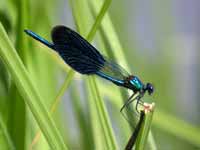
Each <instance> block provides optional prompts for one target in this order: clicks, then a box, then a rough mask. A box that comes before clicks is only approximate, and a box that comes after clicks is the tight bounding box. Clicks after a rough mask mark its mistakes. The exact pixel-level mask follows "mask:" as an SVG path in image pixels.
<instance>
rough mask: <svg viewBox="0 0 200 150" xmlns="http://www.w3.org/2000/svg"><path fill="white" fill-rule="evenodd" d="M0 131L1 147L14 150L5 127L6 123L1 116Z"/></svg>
mask: <svg viewBox="0 0 200 150" xmlns="http://www.w3.org/2000/svg"><path fill="white" fill-rule="evenodd" d="M0 132H1V138H0V145H1V149H11V150H14V149H15V147H14V144H13V142H12V139H11V137H10V134H9V132H8V130H7V128H6V125H5V123H4V121H3V120H2V118H1V117H0Z"/></svg>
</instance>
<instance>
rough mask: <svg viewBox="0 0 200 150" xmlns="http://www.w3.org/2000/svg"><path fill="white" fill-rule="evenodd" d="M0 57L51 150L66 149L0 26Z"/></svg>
mask: <svg viewBox="0 0 200 150" xmlns="http://www.w3.org/2000/svg"><path fill="white" fill-rule="evenodd" d="M0 37H1V39H0V57H1V59H2V60H3V62H4V64H5V65H6V67H7V68H8V70H9V71H10V74H11V76H12V78H13V81H14V82H15V84H16V87H17V89H18V90H19V92H20V93H21V95H22V97H23V98H24V100H25V102H26V103H27V104H28V106H29V108H30V110H31V112H32V113H33V115H34V117H35V119H36V121H37V123H38V125H39V126H40V128H41V130H42V131H43V133H44V135H45V137H46V140H47V142H48V143H49V145H50V146H51V148H52V149H67V147H66V146H65V143H64V140H63V138H62V137H61V135H60V134H59V132H58V130H57V128H56V126H55V124H54V122H53V119H52V118H51V117H50V114H49V113H48V111H47V109H46V108H45V106H44V105H43V103H42V98H41V96H40V95H39V93H38V92H37V89H36V88H35V85H34V83H33V82H32V80H31V79H30V76H29V74H28V72H27V71H26V69H25V67H24V65H23V63H22V62H21V60H20V58H19V56H18V55H17V53H16V51H15V49H14V47H13V46H12V44H11V42H10V40H9V38H8V36H7V34H6V32H5V30H4V28H3V26H2V25H1V24H0Z"/></svg>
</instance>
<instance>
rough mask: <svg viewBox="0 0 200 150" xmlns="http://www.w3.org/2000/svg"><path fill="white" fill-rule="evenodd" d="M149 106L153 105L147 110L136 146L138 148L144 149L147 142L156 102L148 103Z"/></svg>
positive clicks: (139, 149)
mask: <svg viewBox="0 0 200 150" xmlns="http://www.w3.org/2000/svg"><path fill="white" fill-rule="evenodd" d="M148 106H152V108H151V110H150V111H147V112H145V118H144V123H143V124H142V128H141V132H139V135H138V139H137V143H136V147H135V149H136V150H144V149H145V146H146V143H147V142H146V141H147V138H148V135H149V131H150V128H151V122H152V118H153V112H154V104H151V105H150V104H148ZM152 144H154V143H150V144H149V145H152ZM153 147H155V146H153Z"/></svg>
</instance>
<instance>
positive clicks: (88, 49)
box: [25, 26, 153, 107]
mask: <svg viewBox="0 0 200 150" xmlns="http://www.w3.org/2000/svg"><path fill="white" fill-rule="evenodd" d="M25 32H26V33H27V34H28V35H30V36H31V37H33V38H34V39H36V40H38V41H40V42H41V43H43V44H44V45H46V46H48V47H49V48H51V49H53V50H55V51H56V52H58V53H59V55H60V56H61V57H62V58H63V59H64V61H65V62H66V63H67V64H68V65H69V66H70V67H72V68H73V69H74V70H76V71H77V72H79V73H81V74H87V75H94V74H96V75H98V76H100V77H102V78H104V79H106V80H109V81H111V82H113V83H114V84H116V85H118V86H122V87H125V88H128V89H131V90H132V91H133V92H134V94H135V93H137V92H139V93H140V97H139V98H138V101H139V99H140V98H141V97H142V96H143V95H144V93H145V92H146V91H148V92H149V94H151V93H152V92H153V87H152V85H151V84H149V83H148V84H146V85H144V84H143V83H142V82H141V81H140V80H139V78H138V77H136V76H133V75H130V74H129V73H127V72H126V71H125V70H124V69H123V68H122V67H121V66H119V65H118V64H116V63H114V62H112V61H109V60H108V59H106V57H104V56H103V55H101V54H100V53H99V51H97V49H96V48H95V47H93V46H92V45H91V44H90V43H89V42H87V41H86V40H85V39H84V38H83V37H81V36H80V35H79V34H78V33H76V32H75V31H73V30H71V29H69V28H67V27H65V26H56V27H54V28H53V30H52V32H51V37H52V41H53V43H50V42H48V41H47V40H45V39H44V38H42V37H40V36H39V35H37V34H36V33H34V32H32V31H30V30H25ZM131 98H132V97H131ZM130 100H131V99H129V100H128V101H130ZM123 107H124V106H123Z"/></svg>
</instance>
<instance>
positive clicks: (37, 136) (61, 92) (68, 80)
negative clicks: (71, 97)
mask: <svg viewBox="0 0 200 150" xmlns="http://www.w3.org/2000/svg"><path fill="white" fill-rule="evenodd" d="M74 74H75V72H74V71H73V70H70V71H69V73H68V75H67V77H66V79H65V81H64V83H63V85H62V87H61V88H60V90H59V92H58V94H57V96H56V98H55V101H54V103H53V104H52V106H51V109H50V113H51V114H53V113H54V112H55V111H56V108H57V107H58V104H59V102H60V100H61V97H62V96H63V95H64V93H65V91H66V90H67V88H68V87H69V85H70V83H71V81H72V79H73V77H74ZM40 137H41V130H38V131H37V132H36V134H35V136H34V138H33V140H32V142H31V144H30V146H29V147H30V149H33V146H34V145H35V144H36V143H37V142H38V141H39V139H40Z"/></svg>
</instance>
